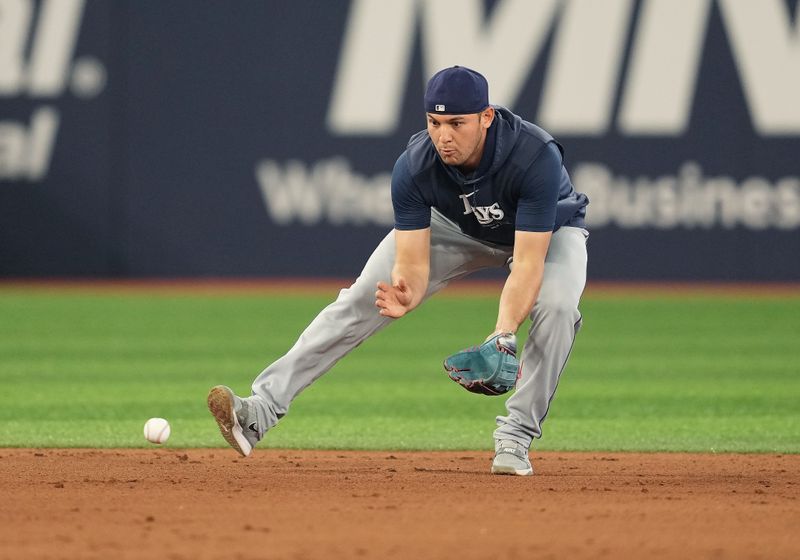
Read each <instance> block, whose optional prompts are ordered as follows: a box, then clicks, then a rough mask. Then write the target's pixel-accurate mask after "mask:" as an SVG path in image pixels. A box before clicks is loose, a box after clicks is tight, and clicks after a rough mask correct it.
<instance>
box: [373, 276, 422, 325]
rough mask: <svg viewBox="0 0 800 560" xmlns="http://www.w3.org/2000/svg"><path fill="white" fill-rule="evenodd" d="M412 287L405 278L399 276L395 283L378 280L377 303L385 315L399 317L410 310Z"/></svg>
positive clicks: (381, 312)
mask: <svg viewBox="0 0 800 560" xmlns="http://www.w3.org/2000/svg"><path fill="white" fill-rule="evenodd" d="M412 299H413V298H412V297H411V288H410V287H409V286H408V284H407V283H406V281H405V279H404V278H398V279H397V281H396V282H395V283H394V285H391V286H390V285H389V284H387V283H386V282H378V291H376V292H375V305H376V306H377V307H378V309H379V313H380V314H381V315H383V316H384V317H392V318H395V319H396V318H398V317H402V316H403V315H405V314H406V313H408V312H409V311H410V305H411V301H412Z"/></svg>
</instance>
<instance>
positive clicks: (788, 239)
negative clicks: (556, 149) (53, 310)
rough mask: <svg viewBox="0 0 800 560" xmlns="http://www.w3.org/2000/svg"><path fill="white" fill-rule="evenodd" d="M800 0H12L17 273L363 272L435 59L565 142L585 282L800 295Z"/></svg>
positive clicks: (1, 196) (8, 9) (6, 168)
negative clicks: (774, 287)
mask: <svg viewBox="0 0 800 560" xmlns="http://www.w3.org/2000/svg"><path fill="white" fill-rule="evenodd" d="M797 11H798V8H797V0H759V1H758V2H753V1H751V0H606V1H604V2H594V1H593V0H560V1H559V0H539V1H537V2H529V1H527V0H519V1H517V0H495V1H492V2H484V1H482V0H395V1H393V2H384V1H381V0H354V1H353V2H345V1H330V2H317V1H312V0H294V1H292V2H288V1H264V2H247V3H244V2H237V3H235V4H231V3H224V2H216V3H211V2H203V3H198V2H190V1H188V0H173V1H170V2H162V1H159V0H117V1H115V2H113V3H112V2H105V1H100V0H96V1H93V0H45V1H42V2H37V1H33V0H0V275H2V276H4V277H36V276H48V277H49V276H70V277H74V276H79V277H82V276H88V277H108V276H110V277H143V276H156V277H173V276H181V277H191V276H270V277H281V276H308V275H311V276H314V275H320V276H334V277H352V276H353V275H354V274H355V273H356V272H357V271H358V270H359V269H360V266H361V264H362V263H363V262H364V260H365V259H366V258H367V256H368V255H369V253H370V251H371V249H372V248H373V246H374V245H375V244H376V243H377V241H378V240H379V239H380V238H381V237H382V236H383V235H384V234H385V233H386V232H387V231H388V229H389V228H390V227H391V223H392V212H391V204H390V200H389V193H388V184H389V173H390V171H391V168H392V165H393V163H394V160H395V158H396V157H397V155H398V154H399V153H400V152H401V151H402V149H403V148H404V146H405V143H406V140H407V139H408V137H409V136H410V135H411V134H412V133H414V132H415V131H417V130H419V129H420V128H422V127H424V119H423V116H422V112H421V99H420V98H421V95H422V91H423V87H424V83H425V80H426V78H427V77H428V76H429V75H431V74H432V73H433V72H434V71H435V70H436V69H438V68H441V67H443V66H447V65H451V64H464V65H468V66H472V67H475V68H477V69H479V70H481V71H482V72H484V73H485V74H486V75H487V77H488V78H489V80H490V84H491V96H492V99H493V101H494V102H496V103H502V104H505V105H507V106H509V107H511V108H512V109H513V110H515V111H517V112H518V113H520V114H522V115H523V116H525V117H527V118H528V119H530V120H533V121H535V122H537V123H539V124H541V125H542V126H544V127H545V128H547V129H548V130H549V131H551V132H552V133H553V134H554V135H556V136H557V137H558V138H559V139H560V140H561V142H562V143H563V144H564V146H565V147H566V150H567V165H568V168H569V170H570V172H571V174H572V177H573V180H574V182H575V183H576V186H577V187H578V189H579V190H583V191H584V192H586V193H587V194H588V195H589V198H590V199H591V205H590V206H589V211H588V221H589V225H590V230H591V237H590V251H591V253H590V255H591V258H590V277H591V278H593V279H602V280H616V279H628V280H653V279H660V280H694V279H699V280H746V281H760V280H775V281H796V280H800V258H798V257H797V255H800V101H798V100H800V23H798V21H799V20H800V18H798V16H797Z"/></svg>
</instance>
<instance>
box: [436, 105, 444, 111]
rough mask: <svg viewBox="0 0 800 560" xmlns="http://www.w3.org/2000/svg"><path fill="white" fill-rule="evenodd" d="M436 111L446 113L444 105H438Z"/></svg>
mask: <svg viewBox="0 0 800 560" xmlns="http://www.w3.org/2000/svg"><path fill="white" fill-rule="evenodd" d="M436 110H437V111H444V105H437V106H436Z"/></svg>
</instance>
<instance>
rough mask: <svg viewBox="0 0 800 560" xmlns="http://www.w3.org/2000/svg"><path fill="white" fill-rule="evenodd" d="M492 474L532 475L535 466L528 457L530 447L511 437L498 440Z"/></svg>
mask: <svg viewBox="0 0 800 560" xmlns="http://www.w3.org/2000/svg"><path fill="white" fill-rule="evenodd" d="M492 474H512V475H518V476H530V475H532V474H533V467H531V461H530V459H529V458H528V449H527V448H526V447H525V446H523V445H520V444H519V443H517V442H516V441H512V440H510V439H504V440H502V441H499V442H497V445H496V451H495V454H494V461H492Z"/></svg>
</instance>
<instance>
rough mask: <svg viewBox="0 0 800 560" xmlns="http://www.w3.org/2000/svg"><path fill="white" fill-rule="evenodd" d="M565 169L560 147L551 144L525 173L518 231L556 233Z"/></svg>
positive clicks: (520, 200) (518, 210)
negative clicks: (560, 192)
mask: <svg viewBox="0 0 800 560" xmlns="http://www.w3.org/2000/svg"><path fill="white" fill-rule="evenodd" d="M562 168H563V164H562V160H561V152H560V151H559V149H558V146H556V144H555V143H554V142H550V143H548V144H547V145H545V146H544V147H543V148H542V149H541V150H540V152H539V155H538V156H537V157H536V160H535V161H534V162H533V163H532V164H531V166H530V167H529V168H528V171H527V172H526V173H525V177H524V179H523V183H522V186H521V187H520V196H519V202H518V204H517V218H516V225H515V229H516V230H518V231H553V228H554V227H555V221H556V203H557V202H558V191H559V187H560V185H561V180H562V176H563V169H562Z"/></svg>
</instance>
